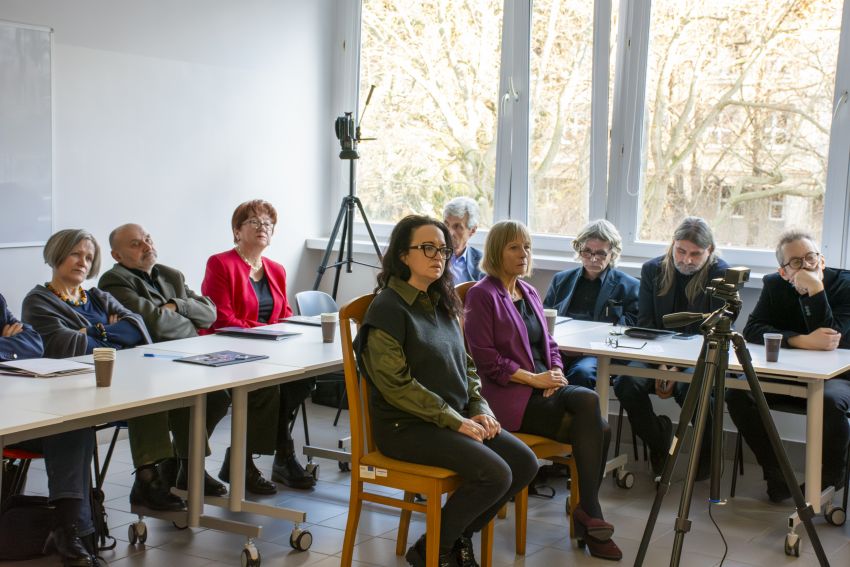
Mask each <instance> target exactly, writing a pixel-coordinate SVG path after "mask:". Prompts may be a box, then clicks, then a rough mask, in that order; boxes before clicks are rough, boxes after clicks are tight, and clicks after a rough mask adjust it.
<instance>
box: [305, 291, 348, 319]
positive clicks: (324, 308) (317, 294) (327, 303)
mask: <svg viewBox="0 0 850 567" xmlns="http://www.w3.org/2000/svg"><path fill="white" fill-rule="evenodd" d="M295 304H296V305H297V306H298V313H299V314H300V315H304V316H307V317H311V316H313V315H320V314H322V313H335V312H337V311H339V307H337V304H336V301H334V298H333V297H331V296H330V295H328V294H327V293H325V292H324V291H318V290H310V291H299V292H298V293H296V294H295Z"/></svg>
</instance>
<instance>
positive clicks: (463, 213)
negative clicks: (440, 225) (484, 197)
mask: <svg viewBox="0 0 850 567" xmlns="http://www.w3.org/2000/svg"><path fill="white" fill-rule="evenodd" d="M478 214H479V213H478V203H476V202H475V201H474V200H472V199H470V198H469V197H455V198H454V199H452V200H451V201H449V202H448V203H446V206H445V208H443V222H444V223H446V226H447V227H449V233H450V234H451V236H452V248H453V249H454V254H452V257H451V260H450V261H449V269H450V270H451V272H452V276H454V283H455V284H459V283H463V282H473V281H478V280H480V279H481V278H483V277H484V274H483V273H482V272H481V270H479V269H478V262H480V261H481V251H480V250H478V249H477V248H473V247H472V246H467V244H468V243H469V239H470V238H472V235H473V234H475V231H476V230H478Z"/></svg>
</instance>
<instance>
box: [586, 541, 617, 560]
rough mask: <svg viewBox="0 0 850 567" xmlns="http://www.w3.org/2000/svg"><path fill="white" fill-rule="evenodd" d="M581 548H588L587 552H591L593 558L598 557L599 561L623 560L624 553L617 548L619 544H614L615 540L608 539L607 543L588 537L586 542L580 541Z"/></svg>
mask: <svg viewBox="0 0 850 567" xmlns="http://www.w3.org/2000/svg"><path fill="white" fill-rule="evenodd" d="M578 546H579V547H582V548H583V547H585V546H587V550H588V551H589V552H590V555H592V556H593V557H598V558H599V559H607V560H609V561H620V560H621V559H622V558H623V552H622V551H621V550H620V548H619V547H617V544H616V543H614V540H613V539H608V540H606V541H599V540H597V539H595V538H593V537H591V536H588V537H587V538H585V539H584V540H581V539H579V540H578Z"/></svg>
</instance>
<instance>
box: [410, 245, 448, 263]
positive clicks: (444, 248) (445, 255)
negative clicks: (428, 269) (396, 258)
mask: <svg viewBox="0 0 850 567" xmlns="http://www.w3.org/2000/svg"><path fill="white" fill-rule="evenodd" d="M431 248H433V249H434V252H433V253H432V254H430V255H429V254H428V252H426V251H425V250H427V249H431ZM407 249H408V250H414V249H416V250H421V251H422V254H424V255H425V257H426V258H428V259H429V260H433V259H434V258H436V257H437V253H438V252H439V253H440V254H442V256H443V259H444V260H445V261H447V262H448V261H449V258H451V257H452V254H453V253H454V249H453V248H452V247H451V246H434V245H433V244H417V245H415V246H408V247H407Z"/></svg>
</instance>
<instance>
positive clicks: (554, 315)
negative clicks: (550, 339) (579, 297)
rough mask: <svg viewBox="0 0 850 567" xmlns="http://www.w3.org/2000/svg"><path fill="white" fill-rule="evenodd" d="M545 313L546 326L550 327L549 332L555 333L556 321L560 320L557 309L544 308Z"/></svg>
mask: <svg viewBox="0 0 850 567" xmlns="http://www.w3.org/2000/svg"><path fill="white" fill-rule="evenodd" d="M543 315H544V316H545V317H546V326H547V327H548V328H549V334H550V335H552V334H554V333H555V321H557V320H558V310H557V309H544V310H543Z"/></svg>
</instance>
